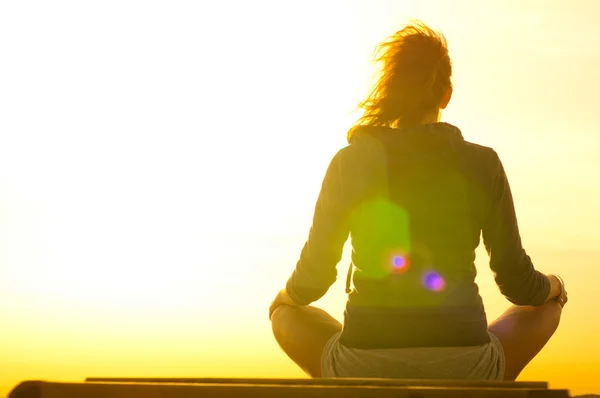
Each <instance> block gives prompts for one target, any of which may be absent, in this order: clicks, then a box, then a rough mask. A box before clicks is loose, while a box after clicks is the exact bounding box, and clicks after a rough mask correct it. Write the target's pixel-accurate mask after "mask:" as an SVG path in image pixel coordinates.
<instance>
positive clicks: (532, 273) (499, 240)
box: [482, 152, 560, 305]
mask: <svg viewBox="0 0 600 398" xmlns="http://www.w3.org/2000/svg"><path fill="white" fill-rule="evenodd" d="M493 156H494V161H493V165H494V166H493V167H494V169H495V171H494V172H495V176H496V177H495V182H494V187H493V193H492V201H491V206H490V209H489V213H488V215H487V217H486V219H485V222H484V225H483V228H482V229H483V242H484V245H485V247H486V250H487V252H488V254H489V256H490V268H491V269H492V271H493V272H494V278H495V280H496V283H497V285H498V287H499V288H500V291H501V292H502V294H503V295H504V296H505V297H506V298H507V299H508V300H509V301H511V302H512V303H513V304H517V305H542V304H544V303H545V302H546V301H547V299H548V297H554V296H553V294H554V293H556V291H552V290H553V289H552V286H551V283H552V282H551V280H550V279H549V278H548V277H547V276H546V275H544V274H542V273H541V272H539V271H536V270H535V268H534V266H533V263H532V261H531V258H530V257H529V256H528V255H527V253H526V252H525V250H524V249H523V245H522V243H521V236H520V233H519V227H518V223H517V216H516V213H515V207H514V202H513V197H512V193H511V190H510V185H509V183H508V178H507V176H506V173H505V171H504V167H503V166H502V162H501V161H500V158H499V157H498V155H497V154H496V152H493ZM554 285H555V284H554ZM555 289H556V285H555V286H554V290H555ZM559 294H560V293H559Z"/></svg>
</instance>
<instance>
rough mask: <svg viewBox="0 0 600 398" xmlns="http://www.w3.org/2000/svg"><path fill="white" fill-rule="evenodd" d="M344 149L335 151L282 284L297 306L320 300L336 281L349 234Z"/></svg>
mask: <svg viewBox="0 0 600 398" xmlns="http://www.w3.org/2000/svg"><path fill="white" fill-rule="evenodd" d="M347 149H348V148H345V149H342V150H341V151H339V152H338V153H337V154H336V155H335V156H334V158H333V160H332V161H331V163H330V165H329V167H328V169H327V173H326V175H325V178H324V180H323V184H322V186H321V192H320V193H319V197H318V199H317V204H316V207H315V213H314V217H313V222H312V226H311V228H310V232H309V235H308V240H307V241H306V243H305V245H304V248H303V249H302V252H301V254H300V259H299V260H298V263H297V264H296V269H295V270H294V272H293V273H292V275H291V276H290V278H289V279H288V281H287V284H286V290H287V292H288V294H289V296H290V297H291V298H292V300H294V301H295V302H296V303H298V304H299V305H308V304H310V303H312V302H314V301H316V300H318V299H319V298H321V297H322V296H323V295H324V294H325V293H326V292H327V290H328V289H329V287H330V286H331V285H332V284H333V283H334V282H335V280H336V277H337V270H336V266H337V263H338V262H339V261H340V259H341V257H342V251H343V248H344V244H345V243H346V240H347V239H348V235H349V233H350V227H349V221H348V218H349V205H348V198H347V197H345V195H344V184H343V177H344V174H343V171H344V170H343V169H344V167H343V165H344V158H345V155H346V154H345V152H346V150H347Z"/></svg>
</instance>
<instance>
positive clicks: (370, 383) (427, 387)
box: [9, 378, 569, 398]
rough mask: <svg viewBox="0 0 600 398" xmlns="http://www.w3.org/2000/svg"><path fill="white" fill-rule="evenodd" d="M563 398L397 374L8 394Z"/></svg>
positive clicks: (62, 386)
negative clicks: (376, 377)
mask: <svg viewBox="0 0 600 398" xmlns="http://www.w3.org/2000/svg"><path fill="white" fill-rule="evenodd" d="M84 397H85V398H105V397H110V398H125V397H127V398H142V397H143V398H192V397H194V398H197V397H207V398H224V397H228V398H234V397H247V398H259V397H260V398H276V397H277V398H280V397H281V398H301V397H302V398H305V397H306V398H317V397H318V398H337V397H344V398H359V397H360V398H370V397H373V398H392V397H394V398H438V397H439V398H475V397H478V398H479V397H481V398H504V397H506V398H568V397H569V393H568V391H567V390H550V389H548V385H547V383H544V382H495V381H460V380H397V379H224V378H211V379H207V378H198V379H194V378H141V379H140V378H88V379H86V380H85V382H83V383H56V382H46V381H25V382H22V383H21V384H19V385H18V386H17V387H15V389H14V390H13V391H12V392H11V393H10V394H9V398H84Z"/></svg>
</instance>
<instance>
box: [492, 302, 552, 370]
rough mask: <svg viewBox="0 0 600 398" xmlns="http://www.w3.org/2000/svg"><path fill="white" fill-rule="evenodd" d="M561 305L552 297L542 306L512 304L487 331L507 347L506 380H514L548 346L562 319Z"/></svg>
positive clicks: (505, 350)
mask: <svg viewBox="0 0 600 398" xmlns="http://www.w3.org/2000/svg"><path fill="white" fill-rule="evenodd" d="M561 313H562V307H561V306H560V304H559V303H558V302H557V301H556V300H550V301H548V302H547V303H546V304H544V305H542V306H539V307H531V306H517V305H513V306H512V307H510V308H509V309H508V310H506V312H505V313H504V314H502V315H500V317H499V318H498V319H496V320H495V321H494V322H492V323H491V324H490V325H489V327H488V330H489V331H490V332H491V333H493V334H494V335H495V336H496V337H497V338H498V340H500V343H502V347H503V348H504V357H505V362H506V366H505V374H504V378H505V379H506V380H515V379H516V378H517V377H518V376H519V374H520V373H521V371H522V370H523V369H524V368H525V366H527V364H528V363H529V362H530V361H531V360H532V359H533V358H534V357H535V356H536V355H537V354H538V353H539V352H540V350H541V349H542V348H543V347H544V346H545V345H546V343H547V342H548V340H550V337H552V335H553V334H554V332H555V331H556V328H557V327H558V324H559V322H560V316H561Z"/></svg>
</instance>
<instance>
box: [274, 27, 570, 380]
mask: <svg viewBox="0 0 600 398" xmlns="http://www.w3.org/2000/svg"><path fill="white" fill-rule="evenodd" d="M377 60H378V61H379V62H380V63H381V65H382V74H381V76H380V78H379V80H378V82H377V84H376V85H375V87H374V89H373V90H372V92H371V93H370V95H369V96H368V98H367V99H366V101H364V102H363V103H362V108H363V110H364V114H363V116H362V118H361V119H360V120H359V121H358V122H357V124H356V126H355V127H354V128H352V129H351V131H350V133H349V134H348V142H349V145H348V146H347V147H346V148H344V149H342V150H341V151H339V152H338V153H337V154H336V155H335V157H334V158H333V160H332V161H331V164H330V166H329V168H328V170H327V173H326V176H325V179H324V181H323V185H322V188H321V192H320V195H319V198H318V200H317V204H316V209H315V214H314V219H313V224H312V228H311V230H310V234H309V237H308V240H307V242H306V244H305V246H304V248H303V250H302V253H301V255H300V259H299V261H298V263H297V265H296V269H295V270H294V272H293V274H292V276H291V277H290V278H289V280H288V282H287V285H286V287H285V289H283V290H282V291H281V292H280V293H279V294H278V295H277V297H276V298H275V300H274V301H273V303H272V305H271V308H270V313H269V316H270V318H271V322H272V326H273V332H274V334H275V338H276V339H277V341H278V343H279V345H280V346H281V348H282V349H283V350H284V351H285V352H286V353H287V354H288V355H289V356H290V358H291V359H292V360H293V361H294V362H296V364H298V365H299V366H300V367H301V368H302V369H303V370H304V371H305V372H306V373H308V374H309V375H310V376H313V377H385V378H388V377H389V378H436V379H490V380H501V379H507V380H514V379H515V378H516V377H517V376H518V375H519V373H520V372H521V371H522V369H523V368H524V367H525V366H526V365H527V364H528V363H529V361H530V360H531V359H532V358H533V357H534V356H535V355H536V354H537V353H538V352H539V351H540V350H541V349H542V347H543V346H544V345H545V344H546V342H547V341H548V339H549V338H550V337H551V336H552V334H553V333H554V331H555V330H556V328H557V326H558V323H559V320H560V316H561V312H562V307H563V305H564V304H565V303H566V301H567V295H566V292H565V291H564V285H563V283H562V280H561V279H560V278H559V277H557V276H555V275H548V276H546V275H544V274H542V273H540V272H538V271H536V270H535V269H534V266H533V264H532V262H531V259H530V258H529V256H527V254H526V252H525V250H524V249H523V247H522V245H521V239H520V235H519V230H518V226H517V219H516V215H515V210H514V205H513V199H512V196H511V191H510V187H509V184H508V180H507V177H506V174H505V172H504V169H503V167H502V163H501V162H500V159H499V158H498V155H497V154H496V152H494V150H492V149H491V148H487V147H483V146H480V145H476V144H473V143H470V142H467V141H465V140H464V139H463V136H462V134H461V132H460V130H459V129H458V128H457V127H455V126H452V125H450V124H448V123H442V122H440V111H441V110H442V109H444V108H446V106H447V105H448V103H449V101H450V98H451V96H452V83H451V71H452V66H451V62H450V57H449V55H448V49H447V45H446V41H445V38H444V36H443V35H442V34H440V33H437V32H435V31H433V30H431V29H430V28H429V27H427V26H426V25H425V24H423V23H420V22H417V23H414V24H411V25H409V26H407V27H405V28H404V29H402V30H400V31H399V32H397V33H396V34H394V35H393V36H391V37H390V38H389V39H388V40H387V41H385V42H384V43H382V44H381V45H380V47H379V51H378V58H377ZM349 235H350V236H351V239H352V247H353V251H352V262H353V264H354V267H355V271H354V273H352V272H349V275H348V286H347V287H348V289H347V291H348V293H349V296H348V302H347V305H346V311H345V313H344V324H343V325H341V324H340V323H339V322H337V321H336V320H335V319H334V318H332V317H331V316H330V315H329V314H327V313H326V312H325V311H322V310H320V309H318V308H315V307H311V306H309V304H310V303H312V302H314V301H316V300H318V299H319V298H320V297H322V296H323V295H324V294H325V293H326V292H327V290H328V289H329V287H330V286H331V285H332V284H333V283H334V281H335V279H336V265H337V263H338V262H339V260H340V258H341V253H342V248H343V246H344V243H345V241H346V240H347V238H348V236H349ZM480 236H483V242H484V244H485V247H486V249H487V251H488V253H489V256H490V267H491V269H492V271H493V272H494V277H495V280H496V283H497V285H498V287H499V288H500V291H501V292H502V294H504V296H505V297H506V298H507V299H508V300H509V301H511V302H512V303H513V304H514V305H513V306H511V307H510V308H509V309H508V310H507V311H506V312H505V313H504V314H503V315H502V316H501V317H500V318H499V319H497V320H496V321H494V322H492V323H490V324H489V325H488V321H487V318H486V314H485V311H484V307H483V303H482V300H481V297H480V295H479V293H478V288H477V285H476V284H475V275H476V270H475V266H474V258H475V249H476V248H477V246H478V245H479V243H480ZM350 271H352V268H351V270H350ZM350 279H351V280H352V282H353V286H354V287H353V289H350Z"/></svg>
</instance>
